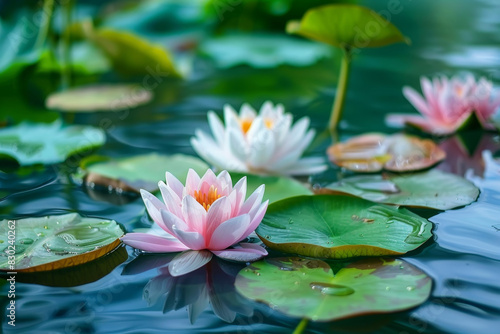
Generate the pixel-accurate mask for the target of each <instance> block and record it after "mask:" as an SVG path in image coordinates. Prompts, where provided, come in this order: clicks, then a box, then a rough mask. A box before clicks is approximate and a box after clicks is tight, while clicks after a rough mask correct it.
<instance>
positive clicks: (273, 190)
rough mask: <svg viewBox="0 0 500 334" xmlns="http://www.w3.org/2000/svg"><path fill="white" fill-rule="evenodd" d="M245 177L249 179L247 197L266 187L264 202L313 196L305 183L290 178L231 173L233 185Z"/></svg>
mask: <svg viewBox="0 0 500 334" xmlns="http://www.w3.org/2000/svg"><path fill="white" fill-rule="evenodd" d="M243 176H246V177H247V195H250V194H251V193H253V192H254V191H255V190H256V189H257V188H258V187H259V186H260V185H262V184H265V185H266V191H265V192H264V199H263V200H264V201H265V200H269V203H273V202H276V201H279V200H282V199H285V198H288V197H292V196H300V195H312V194H313V192H312V191H311V190H310V189H309V188H308V187H307V186H305V185H304V184H303V183H300V182H298V181H296V180H294V179H291V178H288V177H283V176H263V175H262V176H261V175H253V174H240V173H231V178H232V180H233V183H236V182H238V181H239V180H240V179H241V178H242V177H243Z"/></svg>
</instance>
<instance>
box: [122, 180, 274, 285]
mask: <svg viewBox="0 0 500 334" xmlns="http://www.w3.org/2000/svg"><path fill="white" fill-rule="evenodd" d="M166 180H167V183H166V184H165V183H164V182H163V181H160V182H159V183H158V186H159V188H160V191H161V195H162V197H163V202H162V201H160V200H159V199H158V198H156V197H155V196H154V195H153V194H151V193H149V192H147V191H145V190H141V195H142V198H143V200H144V203H145V205H146V209H147V210H148V213H149V215H150V216H151V218H152V219H153V220H154V222H155V223H156V224H157V225H158V226H159V227H160V228H161V229H162V232H164V233H155V234H151V233H128V234H126V235H125V236H124V237H122V241H123V242H124V243H125V244H127V245H130V246H132V247H135V248H138V249H141V250H144V251H148V252H156V253H165V252H183V253H181V254H179V255H178V256H176V257H175V258H174V260H172V262H170V264H169V271H170V273H171V275H172V276H180V275H183V274H185V273H188V272H191V271H193V270H196V269H198V268H199V267H201V266H203V265H204V264H206V263H207V262H208V261H210V259H211V258H212V254H215V255H216V256H218V257H220V258H223V259H228V260H232V261H244V262H250V261H255V260H258V259H260V258H262V257H264V256H265V255H267V251H266V250H265V249H264V248H263V247H261V246H259V245H257V244H253V243H239V242H240V241H242V240H244V239H245V238H246V237H247V236H248V235H249V234H250V233H252V232H253V231H254V230H255V229H256V228H257V226H258V225H259V223H260V222H261V221H262V218H263V217H264V214H265V212H266V209H267V205H268V202H269V201H265V202H264V203H262V198H263V195H264V185H261V186H260V187H259V188H257V190H255V191H254V192H253V194H252V195H250V197H249V198H248V199H247V200H245V196H246V190H247V182H246V177H243V178H242V179H241V180H239V181H238V183H236V185H235V186H234V188H233V186H232V182H231V177H230V175H229V173H228V172H227V171H222V172H221V173H220V174H219V175H217V176H216V175H215V174H214V172H212V171H211V170H207V172H206V173H205V175H203V177H201V178H200V177H199V176H198V174H197V173H196V172H195V171H194V170H189V172H188V175H187V178H186V185H185V186H184V185H182V183H181V182H180V181H179V180H178V179H177V178H176V177H175V176H173V175H172V174H170V173H169V172H167V173H166ZM238 243H239V244H238ZM236 244H237V245H236ZM231 246H233V247H232V248H229V247H231Z"/></svg>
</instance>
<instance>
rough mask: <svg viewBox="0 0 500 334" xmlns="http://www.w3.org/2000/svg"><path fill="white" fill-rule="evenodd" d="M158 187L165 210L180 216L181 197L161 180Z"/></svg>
mask: <svg viewBox="0 0 500 334" xmlns="http://www.w3.org/2000/svg"><path fill="white" fill-rule="evenodd" d="M158 188H160V192H161V196H162V197H163V201H164V202H165V206H166V208H167V210H168V211H170V212H172V213H173V214H174V215H176V216H177V217H179V218H182V205H181V199H180V198H179V197H178V196H177V194H176V193H175V191H174V190H173V189H172V188H171V187H169V186H167V185H166V184H165V183H163V181H160V182H158Z"/></svg>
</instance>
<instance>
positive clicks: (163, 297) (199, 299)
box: [123, 254, 253, 324]
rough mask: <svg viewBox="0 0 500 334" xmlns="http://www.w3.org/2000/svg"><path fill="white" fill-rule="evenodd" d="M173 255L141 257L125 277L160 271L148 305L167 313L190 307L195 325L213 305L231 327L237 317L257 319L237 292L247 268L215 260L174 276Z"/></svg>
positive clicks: (150, 288) (147, 296)
mask: <svg viewBox="0 0 500 334" xmlns="http://www.w3.org/2000/svg"><path fill="white" fill-rule="evenodd" d="M172 258H173V255H172V256H170V257H168V256H167V257H166V256H165V255H155V254H141V255H139V256H138V257H137V258H135V259H134V260H133V261H132V262H131V263H129V264H128V265H127V266H126V267H125V269H124V272H123V274H137V273H139V272H143V271H147V270H150V269H154V268H157V267H159V269H158V272H159V274H158V275H157V276H156V277H154V278H152V279H151V280H150V281H149V282H148V283H147V284H146V286H145V287H144V291H143V299H144V300H146V301H147V303H148V305H150V306H152V305H155V304H157V303H163V313H167V312H169V311H173V310H178V309H181V308H183V307H187V310H188V315H189V320H190V322H191V323H192V324H193V323H194V322H195V321H196V319H197V318H198V317H199V315H200V314H201V313H202V312H203V311H204V310H205V309H206V308H207V306H208V304H211V305H212V310H213V312H214V314H215V315H216V316H217V317H219V318H220V319H221V320H223V321H225V322H228V323H231V322H233V321H234V320H235V319H236V316H237V314H241V315H243V316H246V317H251V316H252V315H253V308H252V307H250V306H249V305H248V303H247V302H245V301H244V298H243V297H241V296H240V295H239V294H238V293H237V292H236V290H235V288H234V280H235V278H236V275H237V274H238V272H239V271H240V270H241V269H242V268H243V267H244V266H245V264H241V263H233V262H227V261H224V260H220V259H218V258H216V257H214V258H213V259H212V260H211V261H210V262H208V263H207V264H205V265H204V266H203V267H201V268H198V269H197V270H195V271H192V272H190V273H188V274H185V275H182V276H172V275H171V274H170V272H169V270H168V263H169V261H170V260H171V259H172Z"/></svg>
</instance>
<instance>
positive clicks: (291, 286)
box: [235, 257, 432, 321]
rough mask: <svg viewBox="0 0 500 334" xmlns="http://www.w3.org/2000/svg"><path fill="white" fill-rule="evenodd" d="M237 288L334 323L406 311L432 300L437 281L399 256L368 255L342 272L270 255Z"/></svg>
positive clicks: (318, 263) (284, 310)
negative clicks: (353, 318)
mask: <svg viewBox="0 0 500 334" xmlns="http://www.w3.org/2000/svg"><path fill="white" fill-rule="evenodd" d="M235 284H236V289H237V291H238V292H239V293H241V294H242V295H243V296H245V297H246V298H249V299H251V300H256V301H260V302H263V303H266V304H268V305H270V306H271V307H272V308H273V310H277V311H279V312H281V313H284V314H286V315H288V316H292V317H298V318H307V319H311V320H314V321H331V320H337V319H343V318H349V317H353V316H359V315H366V314H375V313H388V312H397V311H402V310H406V309H409V308H412V307H415V306H418V305H419V304H421V303H423V302H424V301H426V300H427V298H428V297H429V295H430V292H431V287H432V280H431V279H430V277H429V276H427V275H426V274H425V273H424V272H422V271H420V270H419V269H417V268H416V267H414V266H412V265H410V264H409V263H406V262H404V261H402V260H399V259H383V258H375V259H365V260H361V261H357V262H354V263H350V264H347V265H345V266H344V267H343V268H342V269H340V271H338V272H337V273H336V274H334V273H333V271H332V269H331V268H330V266H329V265H328V264H327V263H326V262H323V261H321V260H313V259H304V258H298V257H290V258H274V259H269V258H267V259H264V260H261V261H258V262H254V263H252V264H251V265H250V266H248V267H247V268H245V269H242V270H241V271H240V273H239V274H238V276H237V277H236V282H235Z"/></svg>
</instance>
